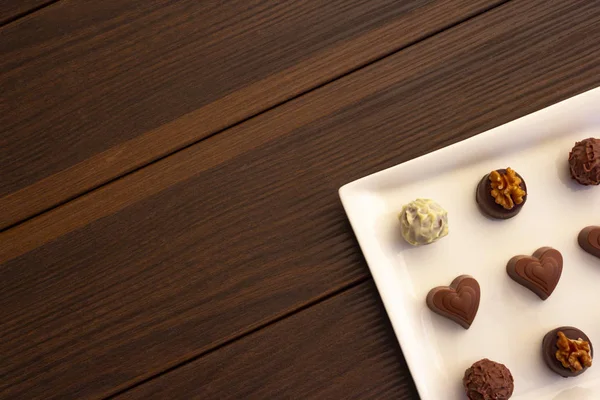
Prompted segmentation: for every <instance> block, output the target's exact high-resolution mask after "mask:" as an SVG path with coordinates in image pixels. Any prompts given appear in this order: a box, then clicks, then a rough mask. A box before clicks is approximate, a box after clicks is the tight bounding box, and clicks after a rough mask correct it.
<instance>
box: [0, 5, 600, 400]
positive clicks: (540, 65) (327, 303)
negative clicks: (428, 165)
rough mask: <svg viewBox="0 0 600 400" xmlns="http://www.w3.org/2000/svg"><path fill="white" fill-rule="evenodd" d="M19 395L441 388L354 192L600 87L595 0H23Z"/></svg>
mask: <svg viewBox="0 0 600 400" xmlns="http://www.w3.org/2000/svg"><path fill="white" fill-rule="evenodd" d="M0 23H1V24H2V25H3V26H2V27H0V38H1V40H0V54H1V55H2V57H0V83H1V85H2V86H1V89H2V91H1V93H2V95H1V98H2V101H1V103H0V107H1V109H0V110H1V112H0V140H1V142H0V144H1V145H0V152H1V153H0V160H1V163H0V176H1V180H0V228H1V229H2V232H1V233H0V263H2V264H1V265H0V332H1V335H0V398H2V399H4V398H6V399H34V398H36V399H37V398H39V399H49V398H52V399H54V398H56V399H70V398H73V399H82V398H89V399H101V398H117V399H126V398H132V399H133V398H135V399H148V398H152V399H153V398H156V399H164V398H182V399H188V398H198V399H212V398H214V399H223V398H231V399H239V398H257V399H264V398H302V399H304V398H319V399H327V398H331V399H341V398H390V399H391V398H394V399H416V398H418V396H417V393H416V389H415V387H414V384H413V382H412V379H411V377H410V373H409V371H408V368H407V366H406V362H405V361H404V358H403V356H402V352H401V349H400V347H399V345H398V343H397V341H396V339H395V336H394V334H393V332H392V330H391V327H390V324H389V321H388V319H387V316H386V314H385V311H384V309H383V307H382V305H381V303H380V300H379V296H378V294H377V290H376V288H375V287H374V285H373V283H372V280H371V278H370V274H369V271H368V268H367V266H366V264H365V262H364V260H363V258H362V255H361V253H360V249H359V248H358V246H357V244H356V241H355V239H354V235H353V233H352V231H351V228H350V226H349V223H348V222H347V219H346V217H345V214H344V212H343V209H342V207H341V204H340V202H339V199H338V197H337V189H338V188H339V187H340V186H341V185H343V184H345V183H347V182H350V181H352V180H354V179H356V178H359V177H362V176H364V175H367V174H370V173H372V172H376V171H378V170H380V169H382V168H386V167H389V166H392V165H395V164H397V163H400V162H403V161H407V160H409V159H412V158H414V157H417V156H419V155H422V154H425V153H428V152H431V151H434V150H436V149H438V148H441V147H443V146H446V145H448V144H451V143H454V142H457V141H459V140H463V139H466V138H468V137H471V136H473V135H476V134H478V133H481V132H483V131H485V130H487V129H490V128H492V127H494V126H498V125H500V124H502V123H506V122H509V121H510V120H512V119H515V118H518V117H520V116H523V115H526V114H528V113H530V112H533V111H536V110H538V109H541V108H543V107H546V106H548V105H551V104H553V103H555V102H557V101H560V100H563V99H566V98H568V97H570V96H573V95H576V94H578V93H581V92H584V91H586V90H589V89H591V88H594V87H597V86H598V85H600V3H597V2H593V1H587V0H580V1H572V0H569V1H562V2H547V1H543V0H527V1H525V0H511V1H492V0H470V1H466V0H465V1H463V0H429V1H426V0H410V1H400V2H398V1H391V0H389V1H388V0H370V1H367V0H365V1H359V0H351V1H348V0H344V1H341V0H340V1H320V0H319V1H297V2H283V1H265V0H251V1H247V0H244V1H241V0H240V1H230V2H197V1H191V0H190V1H178V2H173V1H166V0H165V1H158V0H157V1H141V0H139V1H133V0H129V1H120V0H107V1H102V2H98V1H74V0H60V1H40V0H38V1H34V0H28V1H23V2H14V1H7V0H0Z"/></svg>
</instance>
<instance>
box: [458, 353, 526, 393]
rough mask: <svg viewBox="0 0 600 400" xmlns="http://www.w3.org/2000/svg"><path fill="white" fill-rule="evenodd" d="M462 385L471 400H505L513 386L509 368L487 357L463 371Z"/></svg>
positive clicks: (511, 391)
mask: <svg viewBox="0 0 600 400" xmlns="http://www.w3.org/2000/svg"><path fill="white" fill-rule="evenodd" d="M463 385H464V387H465V392H466V393H467V397H468V398H469V399H471V400H507V399H509V398H510V396H512V393H513V390H514V388H515V384H514V379H513V376H512V374H511V373H510V371H509V369H508V368H506V366H505V365H504V364H500V363H497V362H494V361H491V360H488V359H487V358H484V359H483V360H479V361H477V362H476V363H475V364H473V365H472V366H471V368H469V369H467V370H466V371H465V376H464V377H463Z"/></svg>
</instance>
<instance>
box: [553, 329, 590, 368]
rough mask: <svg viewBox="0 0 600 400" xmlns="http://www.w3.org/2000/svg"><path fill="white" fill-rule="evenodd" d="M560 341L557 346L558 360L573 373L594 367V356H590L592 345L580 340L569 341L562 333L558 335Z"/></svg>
mask: <svg viewBox="0 0 600 400" xmlns="http://www.w3.org/2000/svg"><path fill="white" fill-rule="evenodd" d="M557 335H558V341H557V342H556V346H557V347H558V350H557V351H556V359H557V360H558V361H560V362H561V363H562V365H563V367H565V368H569V369H570V370H571V371H573V372H577V371H581V370H582V369H583V368H585V367H591V366H592V356H591V355H590V344H589V343H588V342H586V341H585V340H583V339H581V338H579V339H578V340H574V339H569V338H568V337H566V336H565V334H564V333H563V332H562V331H559V332H558V333H557Z"/></svg>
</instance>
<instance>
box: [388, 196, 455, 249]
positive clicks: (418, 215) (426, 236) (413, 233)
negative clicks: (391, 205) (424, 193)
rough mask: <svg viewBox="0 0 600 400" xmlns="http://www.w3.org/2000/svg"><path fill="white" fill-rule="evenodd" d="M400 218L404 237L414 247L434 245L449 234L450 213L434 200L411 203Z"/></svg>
mask: <svg viewBox="0 0 600 400" xmlns="http://www.w3.org/2000/svg"><path fill="white" fill-rule="evenodd" d="M398 218H399V219H400V224H401V228H402V237H403V238H404V239H405V240H406V241H407V242H408V243H410V244H412V245H413V246H420V245H423V244H429V243H433V242H435V241H436V240H438V239H441V238H443V237H444V236H446V235H447V234H448V213H447V212H446V210H444V209H443V208H442V206H440V205H439V204H438V203H436V202H435V201H433V200H429V199H417V200H415V201H411V202H410V203H408V204H406V205H405V206H404V207H402V212H401V213H400V215H399V217H398Z"/></svg>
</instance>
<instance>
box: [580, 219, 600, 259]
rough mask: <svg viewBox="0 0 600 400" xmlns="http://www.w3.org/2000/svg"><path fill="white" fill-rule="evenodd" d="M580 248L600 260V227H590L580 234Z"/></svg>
mask: <svg viewBox="0 0 600 400" xmlns="http://www.w3.org/2000/svg"><path fill="white" fill-rule="evenodd" d="M577 241H578V242H579V246H581V248H582V249H584V250H585V251H587V252H588V253H590V254H591V255H593V256H596V257H598V258H600V226H588V227H586V228H583V229H582V230H581V232H579V236H578V237H577Z"/></svg>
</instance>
